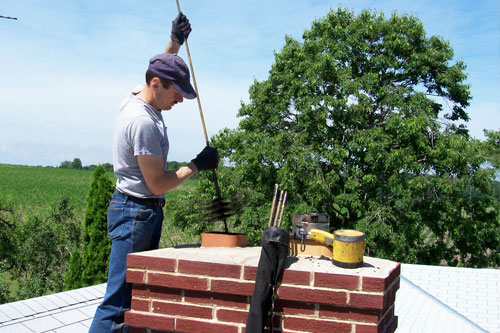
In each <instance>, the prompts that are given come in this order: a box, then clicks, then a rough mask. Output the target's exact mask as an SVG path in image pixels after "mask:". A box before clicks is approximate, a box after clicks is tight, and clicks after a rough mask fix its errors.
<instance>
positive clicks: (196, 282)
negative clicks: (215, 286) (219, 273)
mask: <svg viewBox="0 0 500 333" xmlns="http://www.w3.org/2000/svg"><path fill="white" fill-rule="evenodd" d="M148 284H150V285H154V286H163V287H170V288H179V289H188V290H206V289H207V287H208V279H205V278H198V277H192V276H181V275H173V274H163V273H151V272H150V273H148Z"/></svg>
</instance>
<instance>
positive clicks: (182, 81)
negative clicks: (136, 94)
mask: <svg viewBox="0 0 500 333" xmlns="http://www.w3.org/2000/svg"><path fill="white" fill-rule="evenodd" d="M148 72H149V73H150V74H149V75H150V76H151V74H152V77H155V76H156V77H158V78H159V79H160V80H161V83H162V84H163V88H165V89H168V87H166V86H165V84H167V83H166V82H167V81H168V82H170V83H171V84H172V85H174V87H175V88H176V89H177V91H178V92H179V93H180V94H181V95H182V97H184V98H187V99H194V98H196V92H195V91H194V89H193V87H192V86H191V83H190V82H189V69H188V67H187V65H186V63H185V62H184V61H183V60H182V59H181V57H179V56H177V55H175V54H170V53H162V54H158V55H157V56H154V57H153V58H151V60H149V67H148ZM152 77H151V78H150V80H149V81H151V79H152ZM146 83H147V84H148V85H149V82H148V73H146ZM167 85H168V84H167Z"/></svg>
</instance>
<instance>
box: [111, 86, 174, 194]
mask: <svg viewBox="0 0 500 333" xmlns="http://www.w3.org/2000/svg"><path fill="white" fill-rule="evenodd" d="M142 87H143V86H141V87H136V88H134V89H133V90H132V91H131V94H130V95H129V96H128V98H126V99H125V100H124V101H123V102H122V104H121V105H120V108H119V112H118V119H117V121H116V126H115V132H114V135H113V167H114V172H115V175H116V177H117V178H118V179H117V181H116V188H117V189H118V190H120V191H121V192H123V193H125V194H128V195H132V196H134V197H139V198H161V197H163V195H159V196H155V195H154V194H153V193H152V192H151V191H150V190H149V188H148V187H147V186H146V182H145V180H144V177H143V176H142V173H141V170H140V169H139V164H138V161H137V156H138V155H157V154H159V155H162V156H163V163H164V168H165V170H166V169H167V155H168V148H169V143H168V137H167V128H166V127H165V124H164V122H163V117H162V115H161V111H160V112H159V111H156V110H155V109H154V108H153V107H152V106H151V105H149V104H147V103H146V102H144V101H143V100H142V99H140V98H138V97H135V94H137V93H138V92H140V91H141V89H142Z"/></svg>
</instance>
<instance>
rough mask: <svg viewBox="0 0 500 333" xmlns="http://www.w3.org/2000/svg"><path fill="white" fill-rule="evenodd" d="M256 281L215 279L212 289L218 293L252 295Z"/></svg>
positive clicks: (211, 285) (212, 282)
mask: <svg viewBox="0 0 500 333" xmlns="http://www.w3.org/2000/svg"><path fill="white" fill-rule="evenodd" d="M253 289H254V283H250V282H237V281H228V280H218V279H213V280H212V281H211V284H210V291H212V292H216V293H224V294H233V295H244V296H251V295H252V293H253Z"/></svg>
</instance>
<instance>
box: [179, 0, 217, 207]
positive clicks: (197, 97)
mask: <svg viewBox="0 0 500 333" xmlns="http://www.w3.org/2000/svg"><path fill="white" fill-rule="evenodd" d="M175 1H176V3H177V11H178V12H179V13H180V12H181V6H180V4H179V0H175ZM184 45H185V46H186V53H187V56H188V60H189V69H190V70H191V76H192V77H193V85H194V91H195V92H196V101H197V102H198V110H199V111H200V119H201V126H202V127H203V134H204V135H205V142H206V143H207V146H209V142H208V134H207V127H206V126H205V117H203V110H202V108H201V101H200V93H199V92H198V85H197V84H196V77H195V75H194V68H193V61H192V60H191V52H189V44H188V41H187V38H186V39H185V40H184ZM212 176H213V178H214V185H215V191H216V192H217V197H218V198H221V197H222V195H221V192H220V187H219V181H218V179H217V173H215V169H212Z"/></svg>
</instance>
